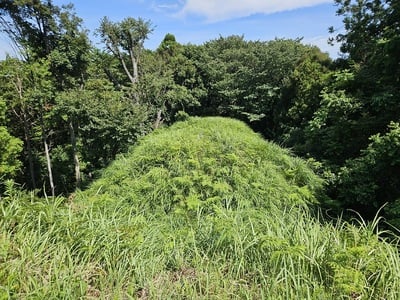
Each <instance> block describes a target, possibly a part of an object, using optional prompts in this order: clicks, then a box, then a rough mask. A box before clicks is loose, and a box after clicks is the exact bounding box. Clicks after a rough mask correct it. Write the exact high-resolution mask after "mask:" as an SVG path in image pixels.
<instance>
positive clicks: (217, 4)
mask: <svg viewBox="0 0 400 300" xmlns="http://www.w3.org/2000/svg"><path fill="white" fill-rule="evenodd" d="M331 2H332V0H187V1H186V3H185V5H184V7H183V8H182V10H181V11H180V13H179V14H180V15H183V16H186V15H190V14H196V15H199V16H203V17H205V18H206V19H207V20H208V21H209V22H217V21H223V20H227V19H232V18H240V17H246V16H250V15H252V14H256V13H264V14H270V13H276V12H280V11H286V10H292V9H296V8H301V7H308V6H314V5H317V4H322V3H331Z"/></svg>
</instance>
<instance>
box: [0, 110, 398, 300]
mask: <svg viewBox="0 0 400 300" xmlns="http://www.w3.org/2000/svg"><path fill="white" fill-rule="evenodd" d="M320 186H321V180H320V179H319V178H318V177H316V176H315V175H314V174H313V173H312V172H311V171H310V169H309V168H308V167H307V165H306V164H305V163H304V161H302V160H300V159H297V158H293V157H291V156H290V155H289V153H288V152H287V151H285V150H282V149H281V148H280V147H278V146H276V145H274V144H270V143H267V142H265V141H263V140H262V139H261V138H260V137H258V136H257V135H256V134H254V133H253V132H251V131H250V130H249V129H248V128H247V127H246V126H244V125H243V124H242V123H241V122H237V121H233V120H227V119H221V118H206V119H190V120H189V121H187V122H183V123H179V124H176V125H174V126H172V127H171V128H169V129H163V130H159V131H157V132H155V133H153V134H151V135H149V136H148V137H146V138H144V139H143V140H142V141H141V143H140V145H138V146H136V147H134V148H133V149H132V151H131V153H128V154H126V155H124V156H121V157H120V158H119V159H118V160H117V161H116V162H115V163H114V164H112V165H111V166H110V167H109V168H108V169H107V170H106V171H105V172H104V175H103V177H102V178H101V179H99V180H98V181H97V182H96V183H94V184H93V186H92V187H91V189H89V190H87V191H84V192H81V193H78V195H76V197H75V198H74V197H70V198H69V199H64V198H56V199H50V198H46V199H39V198H36V197H34V196H33V195H32V194H28V193H25V192H23V191H21V190H19V189H18V188H16V187H15V186H14V185H13V184H12V183H11V182H8V183H7V184H6V193H5V194H4V195H3V196H2V198H1V199H0V299H142V300H144V299H343V300H344V299H393V300H397V299H400V276H399V274H400V258H399V255H398V245H399V244H400V239H399V238H398V237H396V238H393V240H392V242H391V243H390V242H386V241H385V240H384V236H387V235H386V233H385V235H383V234H381V233H380V232H379V230H378V222H374V223H373V224H366V223H363V222H360V224H358V225H357V224H356V223H355V222H354V223H353V224H349V223H347V222H343V221H340V220H336V221H335V222H327V221H324V222H321V221H320V220H318V218H316V217H315V216H311V215H310V213H309V210H308V206H307V203H309V202H314V201H315V200H316V195H317V192H318V189H319V188H320Z"/></svg>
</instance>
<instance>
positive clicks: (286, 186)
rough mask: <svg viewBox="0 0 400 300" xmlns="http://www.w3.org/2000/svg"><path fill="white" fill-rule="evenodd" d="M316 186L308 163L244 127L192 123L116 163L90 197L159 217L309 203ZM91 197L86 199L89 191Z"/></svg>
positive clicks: (222, 121)
mask: <svg viewBox="0 0 400 300" xmlns="http://www.w3.org/2000/svg"><path fill="white" fill-rule="evenodd" d="M320 188H321V180H320V179H319V178H318V177H317V176H316V175H314V174H313V172H312V171H311V170H310V168H309V167H308V166H307V165H306V163H305V162H304V161H303V160H301V159H299V158H295V157H292V156H290V155H289V153H288V151H286V150H284V149H282V148H281V147H279V146H277V145H275V144H273V143H269V142H266V141H265V140H264V139H262V138H261V137H260V136H259V135H257V134H256V133H254V132H253V131H252V130H251V129H250V128H248V127H247V126H246V125H245V124H244V123H242V122H240V121H237V120H233V119H226V118H219V117H209V118H191V119H189V120H188V121H185V122H180V123H177V124H175V125H173V126H171V127H170V128H166V129H162V130H159V131H158V132H155V133H153V134H151V135H149V136H147V137H146V138H144V139H143V140H142V141H141V142H140V145H138V146H136V147H134V148H133V149H132V151H131V152H130V153H128V154H126V155H123V156H120V157H119V158H118V160H117V161H115V162H114V163H113V164H112V165H111V166H110V167H109V168H108V169H107V170H106V171H105V172H104V174H103V176H102V178H101V179H99V180H98V181H97V182H96V183H95V184H93V186H92V188H91V193H92V194H93V193H97V194H102V195H104V196H105V197H106V198H113V199H115V200H118V201H128V202H130V203H131V204H132V205H133V206H134V207H136V208H138V209H139V210H140V209H146V208H152V209H162V210H164V211H165V212H170V211H173V212H188V211H197V210H198V209H199V208H201V209H203V210H206V211H210V210H213V209H215V208H220V207H224V208H245V207H258V208H268V207H269V206H270V205H271V204H274V205H278V206H281V207H284V206H293V205H294V204H306V203H309V202H315V201H316V198H315V195H316V192H317V191H318V190H319V189H320ZM89 193H90V192H89Z"/></svg>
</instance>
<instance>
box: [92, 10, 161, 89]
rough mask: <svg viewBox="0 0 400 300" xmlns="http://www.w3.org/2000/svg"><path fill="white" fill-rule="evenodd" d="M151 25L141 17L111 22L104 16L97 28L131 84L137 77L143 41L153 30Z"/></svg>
mask: <svg viewBox="0 0 400 300" xmlns="http://www.w3.org/2000/svg"><path fill="white" fill-rule="evenodd" d="M151 26H152V25H151V22H150V21H145V20H143V19H141V18H139V19H134V18H131V17H128V18H125V19H124V20H122V21H121V22H112V21H110V20H109V19H108V18H107V17H104V18H103V19H102V20H101V23H100V27H99V29H98V30H97V32H98V34H99V35H100V38H101V40H102V42H103V43H104V44H105V46H106V48H107V50H108V51H110V52H111V53H112V54H113V55H114V56H115V57H117V58H118V59H119V61H120V63H121V65H122V67H123V69H124V71H125V74H126V75H127V76H128V78H129V81H130V82H131V83H132V84H135V83H136V82H137V81H138V79H139V71H138V64H139V60H140V55H141V53H142V51H143V43H144V41H145V40H146V39H147V38H148V36H149V34H150V33H151V32H152V31H153V28H152V27H151Z"/></svg>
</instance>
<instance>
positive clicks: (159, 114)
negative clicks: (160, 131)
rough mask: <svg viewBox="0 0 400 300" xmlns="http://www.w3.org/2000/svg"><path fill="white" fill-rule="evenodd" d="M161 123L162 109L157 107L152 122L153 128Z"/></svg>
mask: <svg viewBox="0 0 400 300" xmlns="http://www.w3.org/2000/svg"><path fill="white" fill-rule="evenodd" d="M161 123H162V110H161V109H159V110H158V111H157V118H156V121H155V122H154V125H153V127H154V129H157V128H158V127H160V125H161Z"/></svg>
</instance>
